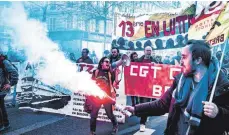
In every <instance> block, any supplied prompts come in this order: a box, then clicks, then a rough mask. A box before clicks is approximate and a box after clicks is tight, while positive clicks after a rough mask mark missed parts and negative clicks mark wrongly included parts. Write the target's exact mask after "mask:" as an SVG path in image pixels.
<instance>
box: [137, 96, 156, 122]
mask: <svg viewBox="0 0 229 135" xmlns="http://www.w3.org/2000/svg"><path fill="white" fill-rule="evenodd" d="M153 100H155V99H153V98H146V97H140V103H146V102H150V101H153ZM146 121H147V116H141V120H140V124H144V125H145V123H146Z"/></svg>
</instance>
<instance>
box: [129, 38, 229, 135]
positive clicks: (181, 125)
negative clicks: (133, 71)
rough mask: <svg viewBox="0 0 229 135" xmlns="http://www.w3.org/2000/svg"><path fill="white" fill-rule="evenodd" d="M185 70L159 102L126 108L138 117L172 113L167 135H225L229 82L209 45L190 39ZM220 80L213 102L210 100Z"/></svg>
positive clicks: (184, 54) (228, 122) (228, 119)
mask: <svg viewBox="0 0 229 135" xmlns="http://www.w3.org/2000/svg"><path fill="white" fill-rule="evenodd" d="M181 64H182V66H183V71H182V73H181V74H179V75H177V76H176V77H174V81H173V84H172V86H171V87H170V89H168V90H167V91H166V92H165V93H164V95H162V97H161V98H160V99H159V100H155V101H153V102H150V103H144V104H139V105H136V106H135V107H131V106H127V107H126V110H129V111H131V112H132V113H133V114H135V115H136V116H159V115H163V114H165V113H169V115H168V121H167V126H166V129H165V132H164V134H165V135H222V134H223V132H224V131H225V130H226V129H228V125H229V102H228V99H229V80H228V79H227V78H226V76H225V74H223V72H220V74H219V78H216V76H217V75H216V74H217V72H218V70H220V69H219V61H218V60H217V59H216V58H215V57H212V56H211V50H210V47H209V44H208V43H207V42H205V41H203V40H189V41H188V43H187V45H186V46H185V47H184V48H182V58H181ZM214 80H217V81H218V82H217V86H216V91H215V93H214V98H213V102H210V101H209V97H210V94H211V91H212V87H213V84H214Z"/></svg>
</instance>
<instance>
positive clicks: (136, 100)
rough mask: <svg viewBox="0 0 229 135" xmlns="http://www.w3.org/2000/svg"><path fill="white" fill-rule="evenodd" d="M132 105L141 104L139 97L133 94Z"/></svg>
mask: <svg viewBox="0 0 229 135" xmlns="http://www.w3.org/2000/svg"><path fill="white" fill-rule="evenodd" d="M131 101H132V106H135V105H136V104H139V98H138V97H137V96H131Z"/></svg>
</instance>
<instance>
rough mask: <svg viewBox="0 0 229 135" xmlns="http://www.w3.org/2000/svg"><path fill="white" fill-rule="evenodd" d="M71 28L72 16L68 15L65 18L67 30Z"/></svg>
mask: <svg viewBox="0 0 229 135" xmlns="http://www.w3.org/2000/svg"><path fill="white" fill-rule="evenodd" d="M72 28H73V16H72V15H69V16H68V17H67V29H72Z"/></svg>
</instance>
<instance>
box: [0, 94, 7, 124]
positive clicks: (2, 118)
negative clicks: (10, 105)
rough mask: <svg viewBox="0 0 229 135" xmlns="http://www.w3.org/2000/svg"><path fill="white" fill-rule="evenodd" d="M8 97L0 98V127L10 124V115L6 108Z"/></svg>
mask: <svg viewBox="0 0 229 135" xmlns="http://www.w3.org/2000/svg"><path fill="white" fill-rule="evenodd" d="M5 96H6V95H1V96H0V127H1V126H4V125H7V124H9V120H8V115H7V112H6V107H5V101H4V98H5Z"/></svg>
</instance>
